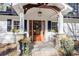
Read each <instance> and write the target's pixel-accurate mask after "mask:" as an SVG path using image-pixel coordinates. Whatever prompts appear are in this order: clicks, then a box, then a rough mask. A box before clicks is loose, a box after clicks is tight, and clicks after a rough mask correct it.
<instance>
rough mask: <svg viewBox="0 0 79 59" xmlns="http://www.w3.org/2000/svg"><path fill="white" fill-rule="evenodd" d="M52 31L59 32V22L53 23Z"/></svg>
mask: <svg viewBox="0 0 79 59" xmlns="http://www.w3.org/2000/svg"><path fill="white" fill-rule="evenodd" d="M52 30H54V31H55V32H58V29H57V22H52Z"/></svg>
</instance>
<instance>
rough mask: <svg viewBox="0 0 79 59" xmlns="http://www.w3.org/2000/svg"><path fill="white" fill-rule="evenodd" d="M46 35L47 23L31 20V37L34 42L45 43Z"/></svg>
mask: <svg viewBox="0 0 79 59" xmlns="http://www.w3.org/2000/svg"><path fill="white" fill-rule="evenodd" d="M44 33H45V21H43V20H30V21H29V36H30V37H31V39H32V41H33V42H36V41H43V40H44Z"/></svg>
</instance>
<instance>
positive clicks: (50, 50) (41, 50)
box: [32, 42, 59, 56]
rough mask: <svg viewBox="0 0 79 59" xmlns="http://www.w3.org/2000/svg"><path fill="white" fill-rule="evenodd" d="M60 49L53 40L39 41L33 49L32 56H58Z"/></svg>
mask: <svg viewBox="0 0 79 59" xmlns="http://www.w3.org/2000/svg"><path fill="white" fill-rule="evenodd" d="M58 55H59V54H58V51H57V49H56V48H54V45H53V43H52V42H37V43H35V45H34V48H33V50H32V56H58Z"/></svg>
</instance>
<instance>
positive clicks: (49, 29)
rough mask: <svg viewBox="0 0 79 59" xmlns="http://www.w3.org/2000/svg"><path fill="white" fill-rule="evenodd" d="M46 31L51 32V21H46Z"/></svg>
mask: <svg viewBox="0 0 79 59" xmlns="http://www.w3.org/2000/svg"><path fill="white" fill-rule="evenodd" d="M48 31H51V21H48Z"/></svg>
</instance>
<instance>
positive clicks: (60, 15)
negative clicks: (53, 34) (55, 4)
mask: <svg viewBox="0 0 79 59" xmlns="http://www.w3.org/2000/svg"><path fill="white" fill-rule="evenodd" d="M58 33H59V34H63V33H64V32H63V15H62V13H61V12H59V14H58Z"/></svg>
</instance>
